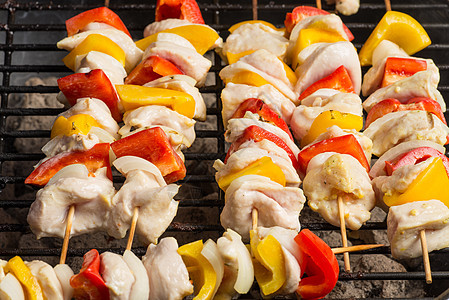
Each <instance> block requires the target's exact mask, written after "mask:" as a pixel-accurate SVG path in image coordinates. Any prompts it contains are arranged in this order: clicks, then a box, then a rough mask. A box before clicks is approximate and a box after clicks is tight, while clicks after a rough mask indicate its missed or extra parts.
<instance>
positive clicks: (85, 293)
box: [70, 249, 109, 300]
mask: <svg viewBox="0 0 449 300" xmlns="http://www.w3.org/2000/svg"><path fill="white" fill-rule="evenodd" d="M83 259H84V260H83V264H82V266H81V270H80V272H79V274H76V275H73V276H72V278H70V285H71V286H72V287H73V289H74V293H73V297H74V298H75V299H89V300H108V299H109V288H108V287H107V286H106V283H105V282H104V280H103V278H102V277H101V275H100V255H99V254H98V251H97V250H95V249H92V250H90V251H89V252H87V253H86V254H84V256H83Z"/></svg>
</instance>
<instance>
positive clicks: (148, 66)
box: [125, 56, 184, 85]
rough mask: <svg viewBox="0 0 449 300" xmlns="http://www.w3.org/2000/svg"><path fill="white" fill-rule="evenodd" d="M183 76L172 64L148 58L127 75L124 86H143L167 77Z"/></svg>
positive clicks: (162, 59)
mask: <svg viewBox="0 0 449 300" xmlns="http://www.w3.org/2000/svg"><path fill="white" fill-rule="evenodd" d="M176 74H180V75H182V74H184V73H183V72H182V71H181V70H179V69H178V68H177V67H176V66H175V65H174V64H173V63H171V62H170V61H168V60H166V59H165V58H162V57H159V56H150V57H148V58H147V59H145V60H144V61H142V62H141V63H140V64H138V65H137V67H135V68H134V70H132V72H131V73H129V75H128V77H126V80H125V84H136V85H144V84H145V83H147V82H150V81H153V80H155V79H158V78H161V77H164V76H168V75H176Z"/></svg>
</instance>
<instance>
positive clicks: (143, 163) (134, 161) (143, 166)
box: [113, 156, 166, 186]
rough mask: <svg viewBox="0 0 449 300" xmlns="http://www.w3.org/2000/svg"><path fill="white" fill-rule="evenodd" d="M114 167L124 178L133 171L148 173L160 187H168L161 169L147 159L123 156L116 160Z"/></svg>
mask: <svg viewBox="0 0 449 300" xmlns="http://www.w3.org/2000/svg"><path fill="white" fill-rule="evenodd" d="M113 165H114V167H115V168H116V169H117V170H118V171H119V172H120V173H122V175H124V176H126V174H128V173H129V172H130V171H132V170H142V171H147V172H149V173H151V174H153V175H154V177H155V178H156V181H157V182H158V183H159V185H161V186H165V185H166V183H165V180H164V177H162V174H161V171H159V169H158V168H157V167H156V166H155V165H154V164H152V163H151V162H149V161H148V160H146V159H143V158H140V157H137V156H122V157H120V158H117V159H116V160H114V162H113Z"/></svg>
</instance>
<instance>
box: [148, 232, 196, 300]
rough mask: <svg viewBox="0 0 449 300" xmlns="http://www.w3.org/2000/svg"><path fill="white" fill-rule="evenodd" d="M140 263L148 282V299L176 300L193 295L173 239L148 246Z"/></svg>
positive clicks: (184, 266)
mask: <svg viewBox="0 0 449 300" xmlns="http://www.w3.org/2000/svg"><path fill="white" fill-rule="evenodd" d="M142 261H143V264H144V266H145V268H146V269H147V272H148V278H149V281H150V297H149V299H152V300H178V299H183V298H184V297H185V296H188V295H190V294H192V293H193V285H192V284H191V283H190V281H189V273H188V272H187V268H186V265H185V264H184V262H183V261H182V258H181V255H179V254H178V242H177V241H176V239H175V238H173V237H167V238H163V239H162V240H161V241H160V242H159V244H158V245H154V244H150V245H149V246H148V248H147V253H146V254H145V256H144V257H142Z"/></svg>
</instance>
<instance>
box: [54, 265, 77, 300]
mask: <svg viewBox="0 0 449 300" xmlns="http://www.w3.org/2000/svg"><path fill="white" fill-rule="evenodd" d="M54 270H55V274H56V276H57V277H58V280H59V283H60V284H61V288H62V295H63V299H64V300H71V299H72V297H73V288H72V286H71V285H70V278H71V277H72V276H73V275H74V273H73V270H72V268H70V267H69V266H68V265H66V264H57V265H56V266H55V267H54Z"/></svg>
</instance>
